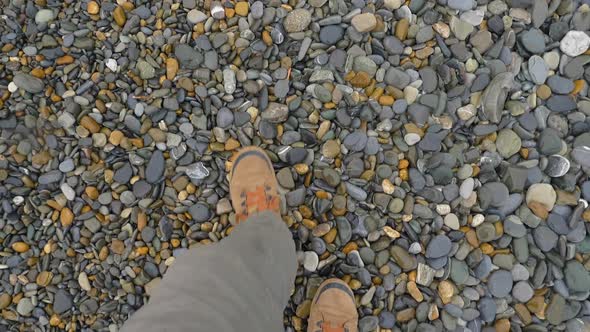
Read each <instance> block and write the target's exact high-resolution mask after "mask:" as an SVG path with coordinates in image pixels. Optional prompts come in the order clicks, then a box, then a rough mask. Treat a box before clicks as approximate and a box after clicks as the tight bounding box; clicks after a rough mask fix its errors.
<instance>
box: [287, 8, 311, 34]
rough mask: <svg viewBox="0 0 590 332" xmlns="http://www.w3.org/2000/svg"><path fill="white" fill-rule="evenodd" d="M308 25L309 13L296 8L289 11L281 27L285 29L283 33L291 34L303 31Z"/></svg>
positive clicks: (309, 21) (309, 20)
mask: <svg viewBox="0 0 590 332" xmlns="http://www.w3.org/2000/svg"><path fill="white" fill-rule="evenodd" d="M310 23H311V12H310V11H308V10H307V9H303V8H298V9H295V10H293V11H291V12H290V13H289V14H288V15H287V17H285V20H284V21H283V26H284V27H285V31H287V32H289V33H291V32H300V31H303V30H305V29H306V28H307V27H308V26H309V24H310Z"/></svg>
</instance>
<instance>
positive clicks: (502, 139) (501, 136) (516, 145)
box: [496, 129, 522, 159]
mask: <svg viewBox="0 0 590 332" xmlns="http://www.w3.org/2000/svg"><path fill="white" fill-rule="evenodd" d="M521 146H522V141H521V139H520V137H519V136H518V135H517V134H516V133H515V132H514V131H512V130H511V129H503V130H500V132H499V133H498V138H497V139H496V147H497V148H498V153H500V155H501V156H502V158H504V159H508V158H510V157H511V156H512V155H514V154H516V153H517V152H518V151H520V148H521Z"/></svg>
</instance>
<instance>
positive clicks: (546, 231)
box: [533, 226, 558, 252]
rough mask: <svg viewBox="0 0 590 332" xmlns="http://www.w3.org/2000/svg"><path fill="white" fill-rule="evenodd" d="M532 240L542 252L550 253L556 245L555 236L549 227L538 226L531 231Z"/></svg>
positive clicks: (556, 238)
mask: <svg viewBox="0 0 590 332" xmlns="http://www.w3.org/2000/svg"><path fill="white" fill-rule="evenodd" d="M533 238H534V239H535V243H536V244H537V247H539V249H541V250H542V251H544V252H547V251H550V250H551V249H553V248H555V246H556V245H557V240H558V237H557V234H555V232H554V231H552V230H551V229H550V228H549V227H546V226H539V227H537V228H535V229H534V230H533Z"/></svg>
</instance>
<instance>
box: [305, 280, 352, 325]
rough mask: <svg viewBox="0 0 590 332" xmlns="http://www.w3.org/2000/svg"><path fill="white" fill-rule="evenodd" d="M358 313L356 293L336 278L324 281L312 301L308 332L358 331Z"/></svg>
mask: <svg viewBox="0 0 590 332" xmlns="http://www.w3.org/2000/svg"><path fill="white" fill-rule="evenodd" d="M357 325H358V313H357V311H356V304H355V301H354V294H353V293H352V290H351V289H350V287H348V285H347V284H346V283H345V282H344V281H342V280H340V279H336V278H332V279H328V280H326V281H324V282H323V283H322V284H321V285H320V287H319V288H318V291H317V292H316V294H315V296H314V297H313V302H312V303H311V311H310V313H309V320H308V321H307V332H357V331H358V328H357Z"/></svg>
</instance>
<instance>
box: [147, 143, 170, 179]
mask: <svg viewBox="0 0 590 332" xmlns="http://www.w3.org/2000/svg"><path fill="white" fill-rule="evenodd" d="M165 166H166V160H165V159H164V155H163V154H162V152H161V151H160V150H156V151H154V152H153V153H152V155H151V157H150V160H149V161H148V163H147V166H146V168H145V179H146V181H147V182H149V183H152V184H153V183H158V182H160V181H162V180H163V177H164V170H165Z"/></svg>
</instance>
